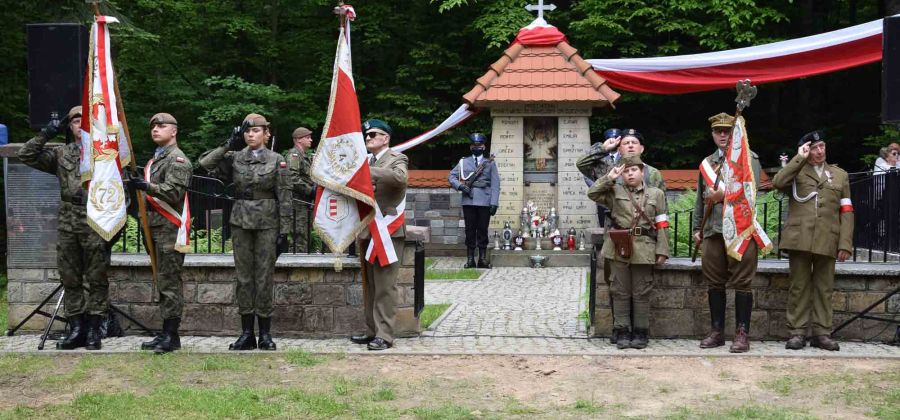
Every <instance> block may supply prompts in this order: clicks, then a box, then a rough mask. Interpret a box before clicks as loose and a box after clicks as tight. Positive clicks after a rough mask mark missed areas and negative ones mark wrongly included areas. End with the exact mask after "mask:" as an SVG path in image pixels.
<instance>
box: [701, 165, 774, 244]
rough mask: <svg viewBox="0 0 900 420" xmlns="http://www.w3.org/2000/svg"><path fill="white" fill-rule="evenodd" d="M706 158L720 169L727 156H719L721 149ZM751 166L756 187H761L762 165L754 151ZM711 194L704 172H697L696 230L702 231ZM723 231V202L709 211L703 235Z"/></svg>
mask: <svg viewBox="0 0 900 420" xmlns="http://www.w3.org/2000/svg"><path fill="white" fill-rule="evenodd" d="M706 160H707V161H709V163H710V164H711V165H712V167H713V168H716V170H718V168H719V165H721V164H722V162H723V161H724V160H725V156H724V155H722V156H719V151H718V150H716V151H715V153H713V154H711V155H709V156H707V157H706ZM750 167H751V168H753V177H754V178H755V179H756V188H757V190H758V189H759V173H760V172H761V171H762V167H761V166H760V165H759V156H757V155H756V153H753V151H751V152H750ZM719 189H722V180H719ZM707 195H709V187H708V186H707V185H706V181H704V180H703V174H697V199H696V201H694V214H693V220H692V223H693V226H694V232H699V231H700V224H701V223H703V215H704V213H705V212H706V196H707ZM717 233H718V234H721V233H722V203H721V202H719V203H716V204H714V205H713V208H712V211H711V212H710V213H709V220H707V221H706V226H705V227H704V228H703V237H704V238H708V237H710V236H712V235H715V234H717Z"/></svg>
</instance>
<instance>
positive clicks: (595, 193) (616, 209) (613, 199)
mask: <svg viewBox="0 0 900 420" xmlns="http://www.w3.org/2000/svg"><path fill="white" fill-rule="evenodd" d="M626 188H628V187H626V186H624V185H620V184H617V183H615V182H613V181H612V180H610V179H609V178H606V177H604V178H601V179H600V180H598V181H597V182H596V183H594V186H592V187H591V189H590V190H588V197H589V198H590V199H591V200H594V201H596V202H598V203H600V204H602V205H603V206H605V207H606V208H608V209H610V210H611V212H612V220H613V226H615V227H616V228H618V229H628V228H630V227H631V225H632V224H633V223H634V218H635V217H638V216H637V215H636V214H635V213H637V211H636V210H635V205H634V204H632V201H631V197H634V200H635V201H637V202H638V205H639V206H640V205H643V210H644V214H646V215H647V218H644V217H640V218H639V219H638V221H637V223H636V224H635V227H639V228H641V229H642V230H644V231H650V232H654V233H651V234H650V235H640V236H633V237H632V239H633V242H632V245H633V251H632V253H631V259H629V260H625V259H623V258H621V257H619V256H617V255H615V252H614V248H613V243H612V241H611V240H610V239H609V234H607V237H606V240H604V241H603V248H602V249H601V250H600V253H601V254H602V255H603V258H609V259H613V258H615V259H616V261H622V262H627V263H631V264H655V263H656V256H657V255H665V256H667V257H668V256H669V239H668V236H667V235H668V233H667V230H668V229H658V230H657V229H656V226H655V224H656V217H657V216H660V215H664V214H666V212H667V209H666V194H665V193H664V192H662V190H660V189H659V188H655V187H648V188H645V187H644V185H641V186H639V187H637V188H634V189H633V190H631V197H629V196H628V192H629V190H626ZM647 219H649V220H647Z"/></svg>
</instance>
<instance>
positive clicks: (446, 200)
mask: <svg viewBox="0 0 900 420" xmlns="http://www.w3.org/2000/svg"><path fill="white" fill-rule="evenodd" d="M461 200H462V195H461V194H460V192H459V191H456V190H453V189H452V188H409V189H407V190H406V216H405V218H406V225H407V226H422V227H430V228H431V243H430V244H429V249H432V247H433V246H436V247H437V248H439V249H440V248H460V249H461V250H462V251H463V252H464V251H465V247H463V245H462V244H463V243H465V241H466V229H465V226H466V224H465V221H464V220H463V214H462V205H461V204H460V203H461ZM443 245H449V247H443Z"/></svg>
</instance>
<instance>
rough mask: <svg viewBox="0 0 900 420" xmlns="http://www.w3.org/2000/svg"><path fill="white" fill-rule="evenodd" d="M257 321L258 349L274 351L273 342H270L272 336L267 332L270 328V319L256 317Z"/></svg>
mask: <svg viewBox="0 0 900 420" xmlns="http://www.w3.org/2000/svg"><path fill="white" fill-rule="evenodd" d="M257 320H258V321H259V349H260V350H275V342H274V341H272V335H271V334H270V333H269V331H270V330H271V328H272V318H263V317H258V318H257Z"/></svg>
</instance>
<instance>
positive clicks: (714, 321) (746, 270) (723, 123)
mask: <svg viewBox="0 0 900 420" xmlns="http://www.w3.org/2000/svg"><path fill="white" fill-rule="evenodd" d="M741 118H743V117H741ZM709 122H710V126H711V129H712V139H713V142H714V143H715V145H716V151H715V152H714V153H713V154H711V155H709V156H707V157H706V158H705V159H703V161H702V162H701V164H700V175H699V176H698V178H697V200H696V201H695V203H694V214H693V225H694V241H695V242H697V243H700V244H701V251H702V252H703V258H702V260H701V271H702V272H703V276H704V277H705V278H706V281H707V290H708V301H709V316H710V323H711V328H710V332H709V334H707V336H706V338H704V339H703V340H702V341H701V342H700V348H704V349H706V348H713V347H719V346H724V345H725V289H726V288H727V287H731V288H733V289H734V307H735V324H736V325H735V333H734V334H735V336H734V340H733V342H732V345H731V347H730V348H729V351H730V352H732V353H744V352H746V351H748V350H750V338H749V334H750V313H751V311H752V308H753V292H751V291H750V282H751V281H752V280H753V275H754V274H756V264H757V253H758V247H757V245H756V241H749V244H748V245H747V249H746V251H744V254H743V257H742V258H741V260H740V261H738V260H736V259H734V258H732V257H730V256H728V253H727V252H726V250H725V239H724V238H723V237H722V202H723V201H724V199H725V190H724V186H723V185H722V181H723V180H722V179H721V172H722V165H723V164H724V163H725V150H726V148H727V147H728V144H729V143H730V141H731V131H732V128H733V127H734V117H732V116H731V115H728V114H726V113H724V112H722V113H719V114H716V115H713V116H712V117H709ZM750 166H751V167H752V169H753V179H755V180H756V187H757V188H759V173H760V165H759V157H758V156H757V155H756V153H754V152H752V151H751V152H750ZM708 206H712V209H711V211H710V213H709V217H708V218H707V219H706V225H705V226H704V227H703V231H702V232H701V231H700V225H701V224H702V223H703V220H702V219H703V216H704V214H705V213H706V210H707V207H708Z"/></svg>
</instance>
